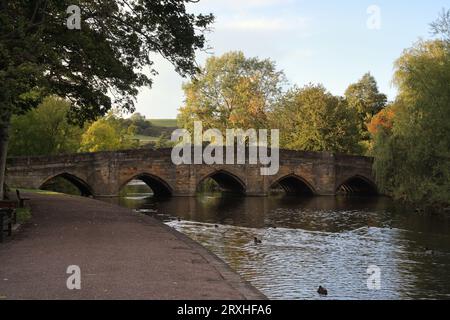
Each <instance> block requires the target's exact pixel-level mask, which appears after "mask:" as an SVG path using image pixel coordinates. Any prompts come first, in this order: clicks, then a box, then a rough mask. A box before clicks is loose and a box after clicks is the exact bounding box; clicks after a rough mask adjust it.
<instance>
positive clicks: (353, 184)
mask: <svg viewBox="0 0 450 320" xmlns="http://www.w3.org/2000/svg"><path fill="white" fill-rule="evenodd" d="M336 194H358V195H377V194H378V187H377V185H376V184H375V182H374V181H373V180H372V179H370V178H367V177H365V176H363V175H354V176H351V177H349V178H346V179H345V180H344V181H343V182H342V183H340V184H339V185H338V187H337V188H336Z"/></svg>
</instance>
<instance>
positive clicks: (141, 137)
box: [133, 134, 159, 144]
mask: <svg viewBox="0 0 450 320" xmlns="http://www.w3.org/2000/svg"><path fill="white" fill-rule="evenodd" d="M158 138H159V137H150V136H144V135H141V134H136V135H134V137H133V139H139V141H140V142H141V144H146V143H148V142H155V141H156V140H158Z"/></svg>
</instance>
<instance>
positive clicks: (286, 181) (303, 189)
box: [270, 174, 316, 196]
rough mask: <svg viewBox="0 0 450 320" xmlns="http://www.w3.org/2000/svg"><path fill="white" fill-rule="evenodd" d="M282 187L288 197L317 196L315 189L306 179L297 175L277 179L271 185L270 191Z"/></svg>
mask: <svg viewBox="0 0 450 320" xmlns="http://www.w3.org/2000/svg"><path fill="white" fill-rule="evenodd" d="M277 186H279V187H281V188H282V189H283V190H284V191H285V192H286V194H288V195H308V196H312V195H315V194H316V191H315V189H314V187H313V186H312V185H311V184H310V183H309V182H308V181H307V180H306V179H304V178H302V177H301V176H299V175H296V174H289V175H286V176H283V177H281V178H279V179H277V180H276V181H275V182H273V183H272V184H271V185H270V189H273V188H276V187H277Z"/></svg>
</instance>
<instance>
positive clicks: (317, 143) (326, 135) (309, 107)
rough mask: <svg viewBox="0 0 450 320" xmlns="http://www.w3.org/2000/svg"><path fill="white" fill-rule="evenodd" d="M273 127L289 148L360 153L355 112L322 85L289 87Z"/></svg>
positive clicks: (279, 105)
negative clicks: (278, 130)
mask: <svg viewBox="0 0 450 320" xmlns="http://www.w3.org/2000/svg"><path fill="white" fill-rule="evenodd" d="M272 127H275V128H279V129H280V138H281V141H280V144H281V146H282V147H284V148H287V149H293V150H305V151H330V152H342V153H353V154H355V153H356V154H357V153H359V152H360V147H359V144H358V142H359V141H360V136H359V132H358V120H357V115H356V112H355V111H354V110H353V109H351V108H349V107H348V106H347V104H346V101H345V99H343V98H341V97H336V96H333V95H332V94H331V93H329V92H327V91H326V89H325V88H324V87H323V86H322V85H307V86H305V87H303V88H294V89H291V90H289V91H288V92H287V93H286V95H285V96H284V97H283V99H282V100H281V101H280V103H279V104H278V106H277V107H276V108H275V110H274V112H273V114H272Z"/></svg>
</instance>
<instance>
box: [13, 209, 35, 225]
mask: <svg viewBox="0 0 450 320" xmlns="http://www.w3.org/2000/svg"><path fill="white" fill-rule="evenodd" d="M16 214H17V223H19V224H24V223H27V222H28V221H30V220H31V217H32V215H31V209H30V208H17V209H16Z"/></svg>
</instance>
